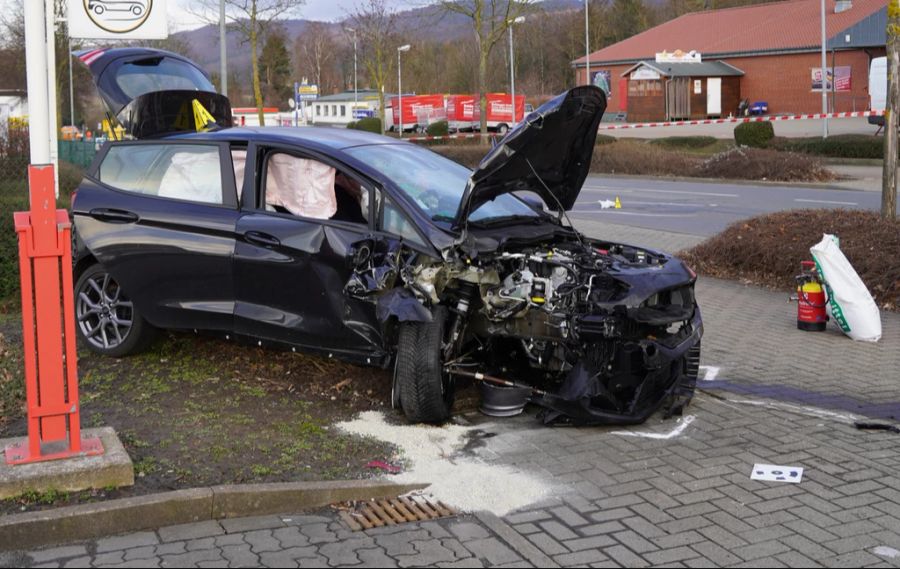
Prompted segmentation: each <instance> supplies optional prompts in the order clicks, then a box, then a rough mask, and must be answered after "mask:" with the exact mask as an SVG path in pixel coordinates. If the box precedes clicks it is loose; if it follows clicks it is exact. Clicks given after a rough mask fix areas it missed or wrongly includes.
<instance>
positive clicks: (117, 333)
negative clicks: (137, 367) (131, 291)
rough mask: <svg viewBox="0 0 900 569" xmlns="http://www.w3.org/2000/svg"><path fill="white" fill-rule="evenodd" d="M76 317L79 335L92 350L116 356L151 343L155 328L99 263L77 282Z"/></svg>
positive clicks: (133, 351)
mask: <svg viewBox="0 0 900 569" xmlns="http://www.w3.org/2000/svg"><path fill="white" fill-rule="evenodd" d="M75 318H76V324H77V326H76V329H77V331H78V337H79V339H80V340H81V341H82V342H83V343H84V344H85V345H86V346H87V347H88V348H89V349H90V350H91V351H93V352H96V353H98V354H101V355H104V356H112V357H116V358H119V357H122V356H127V355H129V354H135V353H137V352H140V351H141V350H143V349H144V348H146V347H147V346H149V345H150V342H151V341H152V340H153V336H154V331H155V330H154V328H153V327H152V326H151V325H150V324H149V323H148V322H147V321H146V320H144V319H143V318H142V317H141V315H140V313H139V312H138V311H137V310H136V309H135V308H134V303H133V302H132V301H131V299H129V298H128V297H127V296H126V295H125V293H124V292H123V291H122V288H121V287H120V286H119V283H118V282H116V280H115V279H114V278H113V277H112V275H110V274H109V273H108V272H106V270H105V269H104V268H103V267H101V266H100V265H93V266H91V267H88V268H87V269H86V270H85V271H84V272H83V273H82V274H81V276H80V277H79V278H78V282H77V283H76V284H75Z"/></svg>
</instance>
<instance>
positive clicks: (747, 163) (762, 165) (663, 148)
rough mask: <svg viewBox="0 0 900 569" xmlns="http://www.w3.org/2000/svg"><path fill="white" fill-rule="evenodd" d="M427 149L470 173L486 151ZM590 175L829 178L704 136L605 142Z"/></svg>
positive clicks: (804, 162)
mask: <svg viewBox="0 0 900 569" xmlns="http://www.w3.org/2000/svg"><path fill="white" fill-rule="evenodd" d="M600 136H606V135H600ZM607 138H610V139H612V137H607ZM598 139H599V137H598ZM431 149H432V150H434V151H435V152H437V153H439V154H441V155H443V156H446V157H447V158H450V159H451V160H454V161H456V162H458V163H460V164H462V165H464V166H467V167H469V168H475V167H476V166H477V165H478V163H479V162H481V159H482V158H484V155H485V154H486V153H487V149H486V148H485V147H484V146H479V145H435V146H432V147H431ZM591 172H592V173H595V174H625V175H632V176H669V177H689V178H690V177H699V178H721V179H744V180H770V181H781V182H822V181H827V180H831V179H832V178H833V175H832V173H831V172H830V171H829V170H828V169H827V168H826V167H825V166H824V164H823V163H822V162H821V161H820V160H819V159H817V158H815V157H813V156H808V155H805V154H797V153H790V152H775V151H773V150H762V149H756V148H734V146H733V145H732V143H731V142H730V141H727V140H718V139H715V138H712V137H705V136H685V137H669V138H662V139H654V140H649V141H648V140H642V139H637V138H622V139H612V141H609V140H606V139H604V142H603V143H601V144H598V145H597V147H596V148H595V150H594V154H593V157H592V159H591Z"/></svg>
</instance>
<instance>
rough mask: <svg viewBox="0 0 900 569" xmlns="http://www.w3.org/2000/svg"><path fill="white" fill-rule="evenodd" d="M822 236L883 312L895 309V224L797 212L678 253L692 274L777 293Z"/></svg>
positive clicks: (870, 216) (741, 226) (898, 243)
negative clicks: (836, 243)
mask: <svg viewBox="0 0 900 569" xmlns="http://www.w3.org/2000/svg"><path fill="white" fill-rule="evenodd" d="M823 233H831V234H834V235H837V236H838V237H839V238H840V240H841V250H842V251H843V252H844V255H846V256H847V259H848V260H849V261H850V263H851V264H852V265H853V268H854V269H856V272H857V273H859V276H860V278H862V280H863V282H864V283H865V284H866V286H867V287H868V288H869V292H871V293H872V296H874V297H875V301H876V302H877V303H878V304H879V306H882V307H883V308H885V309H888V310H900V264H898V263H897V258H898V257H900V221H888V220H885V219H882V218H881V217H880V216H879V215H878V214H877V213H872V212H867V211H850V210H824V209H822V210H820V209H810V210H797V211H787V212H780V213H773V214H767V215H762V216H758V217H754V218H751V219H748V220H745V221H739V222H737V223H734V224H732V225H731V226H729V227H728V228H727V229H726V230H725V231H723V232H722V233H720V234H718V235H716V236H714V237H712V238H710V239H708V240H706V241H704V242H703V243H701V244H700V245H697V246H696V247H694V248H693V249H690V250H688V251H686V252H683V253H682V257H683V258H684V259H685V260H686V261H687V262H688V263H690V264H691V265H692V266H693V267H694V269H696V270H697V272H699V273H701V274H705V275H709V276H713V277H719V278H726V279H736V280H744V281H748V282H751V283H753V284H758V285H762V286H769V287H777V288H780V289H791V288H794V287H795V286H796V285H795V281H794V277H795V276H796V275H797V273H798V272H799V270H800V262H801V261H804V260H811V259H812V255H811V254H810V252H809V248H810V247H812V246H813V245H815V244H816V243H818V242H819V241H820V240H821V238H822V234H823Z"/></svg>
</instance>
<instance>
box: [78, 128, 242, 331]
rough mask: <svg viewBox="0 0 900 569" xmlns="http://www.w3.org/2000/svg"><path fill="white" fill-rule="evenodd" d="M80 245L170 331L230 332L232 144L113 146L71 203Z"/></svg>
mask: <svg viewBox="0 0 900 569" xmlns="http://www.w3.org/2000/svg"><path fill="white" fill-rule="evenodd" d="M73 215H74V220H75V228H76V235H77V237H76V238H77V239H78V240H79V241H80V242H81V246H83V247H86V248H87V250H89V251H90V253H91V254H92V255H93V256H94V258H95V259H96V260H97V261H98V262H99V263H100V264H102V265H103V266H104V267H105V268H106V269H107V270H108V271H109V272H110V274H112V276H113V277H114V278H115V279H116V281H117V282H118V283H119V284H120V285H121V287H122V289H123V290H124V291H125V292H126V294H127V295H128V296H129V297H130V298H131V299H132V300H133V301H134V302H135V304H136V305H137V308H138V309H139V310H140V312H141V314H142V315H144V317H145V318H146V319H147V320H148V321H149V322H150V323H151V324H153V325H155V326H159V327H163V328H182V329H212V330H229V329H230V328H231V327H232V313H233V309H234V279H233V270H232V255H233V253H234V245H235V236H234V232H235V225H236V223H237V218H238V207H237V195H236V191H235V181H234V170H233V169H232V163H231V153H230V151H229V147H228V145H227V144H224V143H218V142H203V141H196V142H193V141H191V142H188V141H141V142H138V141H135V142H122V143H114V144H112V145H110V146H108V147H107V149H106V151H105V152H104V154H103V155H102V156H101V157H100V158H99V159H98V161H97V163H96V164H95V166H94V167H93V169H92V170H91V172H90V173H89V174H88V176H87V177H86V179H85V182H84V183H83V184H82V185H81V186H80V188H79V190H78V195H77V198H76V199H75V200H74V202H73Z"/></svg>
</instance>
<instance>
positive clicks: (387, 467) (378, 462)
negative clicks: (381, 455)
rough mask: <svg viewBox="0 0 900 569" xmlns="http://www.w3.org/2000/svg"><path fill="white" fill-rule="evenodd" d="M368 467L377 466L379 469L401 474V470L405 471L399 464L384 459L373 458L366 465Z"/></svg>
mask: <svg viewBox="0 0 900 569" xmlns="http://www.w3.org/2000/svg"><path fill="white" fill-rule="evenodd" d="M366 468H377V469H378V470H383V471H385V472H387V473H389V474H400V472H402V471H403V469H402V468H400V467H399V466H394V465H393V464H388V463H387V462H384V461H383V460H373V461H371V462H370V463H368V464H367V465H366Z"/></svg>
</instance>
